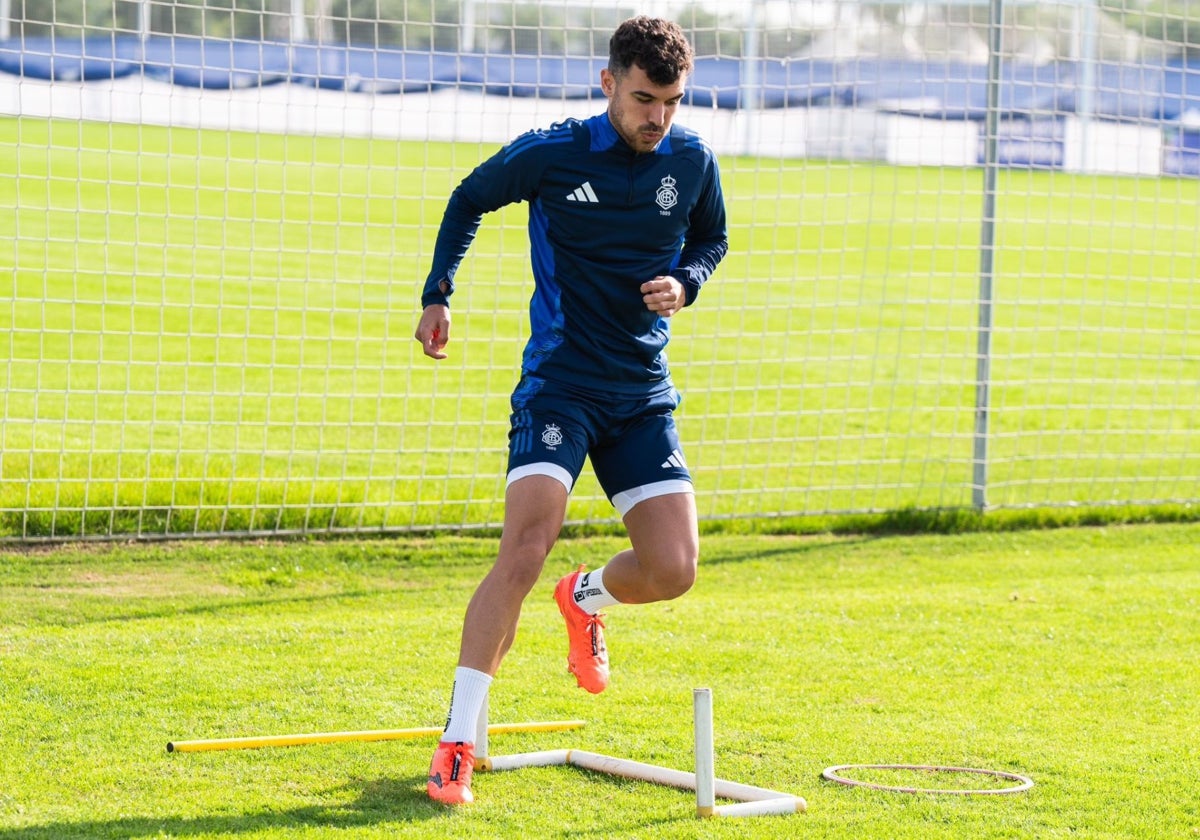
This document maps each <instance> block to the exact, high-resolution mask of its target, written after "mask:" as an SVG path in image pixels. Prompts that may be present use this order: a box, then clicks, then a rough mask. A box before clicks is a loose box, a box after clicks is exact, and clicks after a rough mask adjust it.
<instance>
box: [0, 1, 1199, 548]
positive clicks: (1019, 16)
mask: <svg viewBox="0 0 1200 840" xmlns="http://www.w3.org/2000/svg"><path fill="white" fill-rule="evenodd" d="M645 11H650V12H651V13H656V14H662V15H665V16H669V17H672V18H674V19H676V20H678V21H679V22H680V23H681V24H682V25H683V26H684V28H685V30H686V31H687V32H688V34H689V36H690V37H691V38H692V40H693V43H694V44H695V48H696V52H697V57H698V60H697V67H696V72H695V74H694V77H693V78H692V79H691V81H690V84H689V96H688V99H687V101H686V103H685V106H684V107H683V108H682V110H681V112H680V114H679V116H678V118H677V121H678V122H680V123H682V124H685V125H688V126H690V127H693V128H695V129H697V130H699V131H700V132H701V133H702V134H703V135H704V136H705V137H706V138H707V139H708V140H709V142H710V143H711V144H712V145H713V146H714V148H715V149H716V150H717V152H718V154H719V156H720V160H721V165H722V179H723V183H724V188H725V193H726V198H727V202H728V210H729V219H730V238H731V249H730V253H729V255H728V257H727V258H726V260H725V261H724V262H723V263H722V265H721V266H720V268H719V270H718V272H717V274H716V275H715V276H714V277H713V279H712V280H711V281H710V283H709V284H708V285H707V286H706V287H705V289H704V290H703V292H702V294H701V296H700V298H699V300H698V301H697V303H696V305H695V306H693V307H691V308H689V309H688V310H687V311H685V312H684V313H682V314H681V315H680V317H678V318H676V319H674V320H673V323H672V328H673V331H674V335H673V339H672V343H671V346H670V349H669V356H670V360H671V364H672V369H673V371H674V375H675V378H676V381H677V385H678V387H679V388H680V390H681V391H682V392H683V395H684V402H683V404H682V406H681V408H680V410H679V412H678V415H677V419H678V422H679V425H680V428H681V434H682V437H683V440H684V447H685V452H686V455H687V459H688V463H689V466H690V467H691V469H692V471H693V474H694V477H695V480H696V489H697V502H698V506H699V511H700V515H701V517H702V518H704V519H705V520H709V521H712V520H722V519H759V520H762V519H779V520H791V519H793V518H796V519H799V518H805V517H818V516H820V517H826V516H843V515H862V514H887V513H893V512H900V511H906V510H937V509H946V510H953V509H966V510H970V509H986V510H995V509H1009V510H1012V509H1022V508H1033V509H1041V508H1065V507H1075V508H1079V507H1082V508H1093V507H1104V506H1114V505H1120V506H1175V505H1178V506H1186V505H1190V504H1192V503H1194V502H1196V501H1198V500H1200V387H1197V371H1198V370H1200V329H1197V323H1198V322H1200V285H1198V284H1197V282H1196V278H1197V277H1198V276H1200V254H1198V250H1200V244H1198V243H1200V180H1198V177H1200V59H1198V58H1197V50H1198V49H1200V47H1198V41H1197V39H1198V38H1200V35H1198V34H1197V33H1200V12H1197V11H1196V10H1195V9H1190V8H1189V4H1187V3H1184V2H1166V3H1156V4H1140V3H1135V2H1134V0H1125V2H1121V0H1097V2H1089V0H1073V2H1049V3H1038V4H1033V3H1028V2H1010V3H1005V4H1004V5H1003V7H997V6H996V5H995V4H994V3H993V4H989V3H987V2H953V3H939V2H926V3H912V4H904V5H900V4H881V3H873V2H867V0H862V2H850V0H845V1H844V2H838V1H835V0H828V2H823V1H822V0H817V2H811V3H808V2H806V3H798V2H783V1H782V0H765V2H764V0H758V2H744V3H743V2H736V3H735V2H717V1H716V0H714V1H713V2H699V0H698V1H697V2H694V3H682V2H657V3H652V4H649V5H647V4H644V3H643V4H622V3H616V4H611V3H599V2H580V0H571V2H566V3H548V2H527V1H525V0H518V1H515V2H495V1H494V0H432V2H430V0H422V2H418V0H374V1H373V2H370V3H360V2H357V0H252V2H249V3H244V2H240V0H239V2H237V3H232V2H229V0H173V1H172V2H164V0H104V2H93V0H87V2H83V0H53V1H52V2H47V3H41V4H15V3H14V4H0V12H3V14H0V18H2V19H0V210H2V212H0V233H2V239H0V241H2V242H3V243H4V244H3V246H2V247H0V254H3V255H6V256H0V261H4V262H7V263H8V265H7V266H6V268H7V269H8V270H7V271H6V272H5V275H4V276H5V278H6V281H7V282H6V285H5V288H4V291H3V293H2V294H0V329H2V335H3V341H2V342H0V538H7V539H18V540H21V539H25V540H27V539H35V538H42V537H59V538H63V537H72V538H73V537H83V538H87V537H112V536H137V537H155V536H170V535H206V534H260V533H284V532H324V531H352V532H382V531H404V530H428V529H469V528H487V527H494V526H495V525H497V524H498V523H499V522H500V520H501V516H502V499H503V484H504V481H503V470H504V465H505V458H506V445H507V437H506V435H507V429H508V415H509V404H508V397H509V394H510V392H511V390H512V388H513V386H514V384H515V381H516V375H517V369H518V366H519V362H520V356H521V350H522V347H523V344H524V341H525V339H526V337H527V329H528V327H527V323H526V310H527V307H528V300H529V296H530V293H531V278H530V272H529V268H528V257H529V254H528V240H527V236H526V232H525V221H526V217H525V208H524V207H521V206H515V207H510V208H507V209H505V210H503V211H501V212H499V213H496V214H493V215H492V216H489V217H488V218H487V219H485V222H484V225H483V227H482V229H481V230H480V233H479V236H478V238H477V240H476V242H475V243H474V245H473V246H472V251H471V253H470V255H469V256H468V258H467V259H466V260H465V261H464V263H463V266H462V268H461V270H460V273H459V275H458V287H459V292H458V293H457V294H456V296H455V299H454V319H455V320H454V335H453V341H452V343H451V345H450V348H449V350H450V353H451V357H450V358H449V359H448V360H446V361H443V362H440V363H434V362H432V361H431V360H428V359H426V358H425V357H424V356H423V355H422V354H421V352H420V348H419V346H418V345H417V344H416V342H415V341H413V340H412V334H413V330H414V328H415V325H416V321H417V318H418V315H419V306H420V304H419V292H420V287H421V285H422V282H423V280H424V277H425V275H426V273H427V271H428V268H429V260H430V257H431V255H432V250H433V244H434V239H435V236H436V232H437V227H438V223H439V221H440V218H441V212H442V210H443V208H444V206H445V200H446V198H447V197H448V195H449V193H450V191H451V190H452V189H453V188H454V186H455V185H456V184H457V183H458V181H459V180H460V179H461V178H462V177H463V176H464V175H465V174H466V173H467V172H469V171H470V169H471V168H472V167H473V166H474V165H475V164H477V163H479V162H480V161H482V160H483V159H484V158H486V157H487V156H489V155H490V154H492V153H493V152H494V151H495V150H496V149H497V148H498V147H499V146H500V145H501V144H502V143H504V142H506V141H507V140H509V139H511V138H513V137H515V136H516V135H517V134H520V133H521V132H523V131H525V130H527V129H529V128H533V127H544V126H548V125H549V124H550V123H552V122H555V121H558V120H561V119H563V118H564V117H567V116H588V115H590V114H592V113H596V112H598V111H600V110H602V109H603V108H604V106H605V102H604V99H603V97H602V95H601V94H600V92H599V89H598V75H599V69H600V67H602V66H603V64H604V62H605V60H606V56H607V39H608V35H609V34H610V33H611V31H612V29H613V28H614V27H615V25H616V24H617V23H618V22H619V21H620V20H622V19H624V18H625V17H628V16H631V15H632V14H635V13H638V12H645ZM997 13H998V14H997ZM568 520H569V522H570V523H574V524H582V525H587V524H605V523H609V522H614V521H615V514H614V512H613V510H612V508H611V506H610V505H609V504H608V502H607V501H606V500H605V499H604V497H603V494H602V493H601V492H600V490H599V488H598V486H597V485H596V484H595V482H594V480H593V479H592V478H591V477H590V474H589V473H588V472H587V471H586V470H585V474H584V477H583V478H582V479H581V481H580V484H579V485H578V487H577V488H576V491H575V493H574V495H573V497H572V501H571V504H570V508H569V511H568Z"/></svg>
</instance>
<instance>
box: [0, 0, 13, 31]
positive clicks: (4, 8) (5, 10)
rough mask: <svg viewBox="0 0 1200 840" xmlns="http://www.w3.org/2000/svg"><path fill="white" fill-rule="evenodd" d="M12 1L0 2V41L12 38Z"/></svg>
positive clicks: (3, 0) (2, 0) (1, 0)
mask: <svg viewBox="0 0 1200 840" xmlns="http://www.w3.org/2000/svg"><path fill="white" fill-rule="evenodd" d="M11 21H12V0H0V41H7V40H8V39H9V38H11V37H12V23H11Z"/></svg>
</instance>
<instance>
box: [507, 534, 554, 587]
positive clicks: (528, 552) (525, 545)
mask: <svg viewBox="0 0 1200 840" xmlns="http://www.w3.org/2000/svg"><path fill="white" fill-rule="evenodd" d="M552 547H553V543H549V544H547V543H546V541H545V540H541V539H538V538H535V537H529V538H523V537H514V538H512V539H508V538H502V539H501V542H500V553H499V555H498V556H497V558H496V565H495V566H494V567H493V568H492V574H493V575H495V576H497V577H499V578H500V579H501V580H502V581H503V582H504V583H505V585H506V586H508V587H510V588H512V589H520V590H523V591H524V592H525V593H526V594H528V593H529V592H530V590H532V589H533V587H534V586H535V585H536V584H537V582H538V578H539V577H541V574H542V568H543V567H544V566H545V565H546V558H547V557H548V556H549V554H550V549H551V548H552Z"/></svg>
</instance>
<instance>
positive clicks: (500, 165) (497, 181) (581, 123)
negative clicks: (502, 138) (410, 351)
mask: <svg viewBox="0 0 1200 840" xmlns="http://www.w3.org/2000/svg"><path fill="white" fill-rule="evenodd" d="M692 67H693V62H692V48H691V46H690V44H689V43H688V41H687V39H686V37H685V36H684V34H683V32H682V30H681V29H680V28H679V27H678V26H677V25H676V24H674V23H671V22H669V21H665V20H661V19H656V18H649V17H644V16H642V17H636V18H632V19H630V20H627V21H625V22H624V23H622V24H621V25H620V26H619V27H618V28H617V30H616V31H615V33H614V34H613V36H612V38H611V40H610V42H609V62H608V66H607V67H606V68H605V69H602V70H601V71H600V85H601V88H602V90H603V92H604V95H605V97H606V98H607V100H608V106H607V109H606V111H605V113H602V114H598V115H596V116H593V117H591V118H588V119H583V120H578V119H571V120H567V121H565V122H562V123H558V124H555V125H553V126H551V127H550V128H549V129H546V130H542V131H531V132H529V133H527V134H524V135H522V136H520V137H518V138H517V139H515V140H513V141H512V142H511V143H509V144H508V145H507V146H505V147H504V148H502V149H501V150H500V151H499V152H498V153H497V154H496V155H494V156H493V157H491V158H490V159H488V160H487V161H485V162H483V163H482V164H480V165H479V166H478V167H477V168H476V169H475V170H474V171H473V172H472V173H471V174H470V175H468V176H467V177H466V178H465V179H464V180H463V181H462V183H461V184H460V185H459V186H458V188H457V189H455V190H454V192H453V193H452V194H451V196H450V200H449V202H448V204H447V206H446V211H445V215H444V216H443V218H442V223H441V227H440V229H439V231H438V237H437V242H436V244H435V247H434V255H433V266H432V270H431V271H430V273H429V277H428V279H427V281H426V283H425V287H424V291H423V293H422V296H421V305H422V306H423V307H424V309H423V311H422V313H421V318H420V322H419V324H418V325H417V330H416V339H417V341H419V342H421V346H422V348H423V350H424V352H425V355H427V356H429V357H431V358H433V359H444V358H446V344H447V342H448V341H449V339H450V310H449V300H450V296H451V294H452V293H453V292H454V274H455V271H456V269H457V268H458V265H459V263H460V261H461V260H462V259H463V257H464V256H465V254H466V252H467V249H468V246H469V245H470V243H471V241H472V239H473V238H474V236H475V232H476V231H477V230H478V228H479V225H480V224H481V222H482V217H483V215H484V214H485V213H489V212H492V211H494V210H497V209H499V208H501V207H503V206H505V205H507V204H512V203H514V202H518V201H526V202H528V204H529V239H530V244H531V251H532V255H531V261H532V268H533V276H534V290H533V297H532V300H531V301H530V306H529V315H530V326H531V334H530V338H529V341H528V344H527V345H526V347H525V351H524V357H523V361H522V366H521V378H520V381H519V383H518V384H517V386H516V389H515V391H514V392H513V395H512V415H511V421H510V422H511V429H510V432H509V456H508V475H507V487H506V490H505V497H504V504H505V510H504V528H503V532H502V535H501V538H500V547H499V552H498V554H497V558H496V562H495V564H494V565H493V566H492V568H491V570H490V571H489V572H488V574H487V575H486V576H485V577H484V579H483V581H482V582H481V583H480V584H479V587H478V588H477V589H476V591H475V594H474V596H473V597H472V598H471V601H470V603H469V605H468V606H467V612H466V617H465V619H464V622H463V629H462V643H461V647H460V650H459V659H458V667H457V668H456V669H455V672H454V685H453V689H452V692H451V700H450V714H449V718H448V720H447V723H446V729H445V732H444V734H443V735H442V738H441V741H440V743H439V744H438V747H437V750H436V751H435V752H434V755H433V762H432V765H431V766H430V770H429V782H428V786H427V790H428V793H429V796H430V797H432V798H433V799H434V800H437V801H439V802H444V803H447V804H455V805H456V804H463V803H468V802H471V801H473V799H474V797H473V795H472V793H471V775H472V770H473V769H474V762H475V758H474V741H475V727H476V722H477V719H478V716H479V711H480V709H481V707H482V705H483V703H484V701H485V700H486V697H487V693H488V690H489V686H490V685H491V682H492V678H493V676H494V675H495V673H496V671H497V669H498V668H499V666H500V661H501V660H502V659H503V658H504V655H505V654H506V653H507V652H508V649H509V647H510V646H511V645H512V642H513V639H514V637H515V635H516V630H517V622H518V618H519V616H520V611H521V604H522V603H523V602H524V600H525V597H526V596H527V595H528V594H529V592H530V591H531V590H532V589H533V586H534V585H535V584H536V582H537V580H538V578H539V576H540V574H541V572H542V568H543V566H544V564H545V561H546V557H547V555H548V554H549V553H550V549H551V548H552V547H553V545H554V543H555V541H556V540H557V539H558V536H559V532H560V530H561V529H562V523H563V518H564V516H565V515H566V508H567V498H568V495H569V494H570V492H571V488H572V487H573V486H574V484H575V480H576V479H577V478H578V476H579V474H580V472H581V470H582V469H583V464H584V460H585V459H590V460H591V463H592V469H593V470H594V471H595V473H596V477H597V479H598V481H599V483H600V486H601V487H602V488H603V489H604V492H605V494H606V495H607V496H608V498H609V500H610V501H611V502H612V504H613V506H614V507H615V508H616V510H617V511H618V513H620V515H621V517H622V520H623V522H624V525H625V528H626V531H627V532H628V535H629V540H630V546H631V547H630V548H628V549H626V550H624V551H621V552H620V553H618V554H617V555H616V556H614V557H612V558H611V559H610V560H609V561H608V562H607V563H606V564H605V565H603V566H602V567H601V568H598V569H594V570H592V571H590V572H585V571H584V569H583V567H580V569H579V570H578V571H575V572H573V573H571V574H568V575H567V576H566V577H564V578H562V579H561V580H560V581H559V582H558V585H557V586H556V587H555V590H554V597H555V600H556V601H557V602H558V607H559V611H560V612H561V613H562V615H563V618H564V619H565V621H566V627H567V637H568V643H569V651H568V654H567V667H568V670H569V671H570V672H571V673H573V674H574V675H575V678H576V681H577V682H578V684H579V685H580V686H581V687H582V688H584V689H586V690H587V691H589V692H592V693H599V692H601V691H603V690H604V688H605V686H607V685H608V679H609V665H608V651H607V647H606V645H605V640H604V630H603V628H604V624H603V616H602V614H601V613H600V610H602V609H604V608H606V607H611V606H613V605H616V604H644V603H650V602H654V601H661V600H667V599H671V598H677V597H679V596H680V595H682V594H684V593H685V592H686V591H687V590H688V589H690V588H691V586H692V584H693V582H694V581H695V578H696V566H697V561H698V558H699V534H698V531H697V525H696V504H695V497H694V495H693V489H692V479H691V475H690V474H689V472H688V468H687V465H686V463H685V461H684V457H683V452H682V449H681V447H680V443H679V438H678V436H677V433H676V428H675V423H674V420H673V418H672V412H673V411H674V409H675V408H676V407H677V406H678V404H679V394H678V392H677V391H676V390H675V387H674V385H673V384H672V381H671V375H670V372H669V370H668V367H667V359H666V356H665V355H664V352H663V351H664V348H665V347H666V345H667V340H668V337H669V334H670V323H669V320H670V319H671V318H672V317H673V316H674V315H676V314H677V313H679V311H680V310H682V309H683V308H684V307H685V306H687V305H689V304H691V303H693V302H694V301H695V300H696V296H697V294H698V293H699V291H700V287H701V286H702V285H703V284H704V282H705V281H706V280H707V279H708V278H709V276H710V275H711V274H712V273H713V270H714V269H715V268H716V266H717V263H718V262H720V260H721V258H722V257H723V256H724V255H725V252H726V250H727V249H728V239H727V235H726V222H725V203H724V198H723V196H722V192H721V184H720V179H719V174H718V170H717V162H716V159H715V157H714V155H713V153H712V151H711V149H709V147H708V146H707V145H706V144H705V143H704V141H703V140H701V139H700V137H699V136H697V135H696V134H695V133H694V132H692V131H690V130H688V129H686V128H683V127H681V126H677V125H674V124H673V123H674V118H675V112H676V110H677V109H678V107H679V103H680V102H681V101H682V99H683V96H684V86H685V82H686V80H687V78H688V76H689V75H690V73H691V71H692Z"/></svg>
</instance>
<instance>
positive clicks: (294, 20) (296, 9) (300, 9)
mask: <svg viewBox="0 0 1200 840" xmlns="http://www.w3.org/2000/svg"><path fill="white" fill-rule="evenodd" d="M288 34H289V35H290V37H291V42H292V43H293V44H300V43H303V42H305V41H307V40H308V21H307V20H305V18H304V0H292V3H291V9H290V13H289V15H288Z"/></svg>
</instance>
